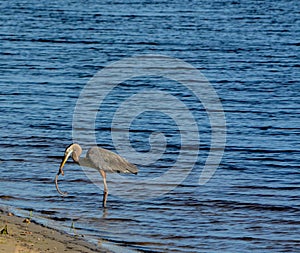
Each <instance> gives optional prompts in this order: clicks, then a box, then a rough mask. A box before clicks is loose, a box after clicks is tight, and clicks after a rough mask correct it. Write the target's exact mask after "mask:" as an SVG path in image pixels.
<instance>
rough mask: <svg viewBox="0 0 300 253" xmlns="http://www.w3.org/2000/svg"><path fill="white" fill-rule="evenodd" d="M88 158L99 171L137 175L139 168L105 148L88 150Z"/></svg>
mask: <svg viewBox="0 0 300 253" xmlns="http://www.w3.org/2000/svg"><path fill="white" fill-rule="evenodd" d="M86 158H87V159H88V160H89V162H90V163H91V164H92V165H93V167H95V168H97V169H101V170H104V171H105V172H118V173H133V174H137V172H138V168H137V167H136V166H135V165H134V164H131V163H130V162H128V161H127V160H126V159H124V158H123V157H121V156H119V155H117V154H116V153H114V152H111V151H109V150H107V149H104V148H99V147H92V148H90V149H89V150H88V152H87V154H86Z"/></svg>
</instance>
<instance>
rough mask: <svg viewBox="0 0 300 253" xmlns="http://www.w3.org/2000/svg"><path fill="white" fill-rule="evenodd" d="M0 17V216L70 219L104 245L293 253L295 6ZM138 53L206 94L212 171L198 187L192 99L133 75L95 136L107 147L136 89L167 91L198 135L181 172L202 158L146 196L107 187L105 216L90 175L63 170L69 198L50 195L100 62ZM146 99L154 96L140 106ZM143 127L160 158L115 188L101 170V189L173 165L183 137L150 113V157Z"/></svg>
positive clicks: (94, 6)
mask: <svg viewBox="0 0 300 253" xmlns="http://www.w3.org/2000/svg"><path fill="white" fill-rule="evenodd" d="M0 10H1V16H0V22H1V25H0V45H1V50H0V54H1V57H0V70H1V72H0V73H1V75H0V95H1V96H0V129H1V131H0V151H1V152H0V170H1V178H0V181H1V184H0V206H1V207H2V209H3V208H4V209H8V210H10V209H12V210H17V212H19V213H21V214H22V215H28V213H29V211H30V210H33V212H32V213H33V218H34V219H36V220H38V221H39V222H41V223H44V224H46V225H49V226H51V227H55V228H57V229H60V230H64V231H67V232H71V233H73V232H74V231H72V229H70V227H71V224H72V222H73V223H74V227H75V228H76V233H79V234H82V235H84V236H85V238H87V239H88V240H91V241H93V242H98V240H100V239H104V240H105V242H104V243H103V245H104V246H106V247H108V248H110V249H113V246H112V245H117V246H122V247H125V248H126V249H127V250H131V251H140V252H220V251H223V252H300V251H299V248H300V237H299V234H300V226H299V225H300V200H299V195H300V194H299V193H300V189H299V187H300V172H299V164H300V159H299V157H300V139H299V136H300V135H299V134H300V124H299V123H300V120H299V118H300V110H299V109H300V105H299V95H300V85H299V80H300V71H299V66H300V65H299V58H300V55H299V53H300V49H299V46H300V41H299V38H300V29H299V27H300V13H299V10H300V2H299V1H296V0H294V1H283V0H279V1H254V0H245V1H242V0H240V1H214V0H213V1H206V0H205V1H185V0H180V1H179V0H175V1H169V2H168V1H96V2H95V1H82V2H81V1H75V0H68V1H61V0H57V1H50V2H49V1H44V0H40V1H35V0H29V1H1V2H0ZM145 54H155V55H165V56H169V57H172V58H174V59H175V58H178V59H181V60H182V61H184V62H187V63H189V64H191V65H192V66H193V67H195V68H197V69H199V70H200V71H201V73H202V74H204V75H205V77H206V78H207V79H208V80H209V81H210V83H211V85H212V86H213V87H214V89H215V90H216V92H217V94H218V96H219V98H220V101H221V102H222V106H223V108H224V112H225V117H226V128H227V141H226V148H225V152H224V155H223V159H222V161H221V163H220V165H219V166H218V169H217V171H216V173H215V174H214V175H213V177H212V178H211V179H210V180H209V181H208V183H206V184H204V185H201V186H200V185H199V184H198V179H199V174H200V172H201V171H202V169H203V167H204V164H205V160H206V158H207V156H208V153H209V147H210V145H211V139H210V138H211V128H210V124H209V123H210V122H209V119H208V115H207V113H206V111H205V109H204V107H203V106H200V107H199V103H198V102H197V101H196V100H195V97H194V96H193V94H191V93H190V91H186V90H185V87H182V86H180V84H178V83H177V82H176V81H174V80H166V79H165V78H161V77H140V78H133V79H131V80H127V81H126V82H124V83H123V85H119V86H118V87H116V88H115V89H114V90H113V91H112V92H111V93H110V96H109V97H108V98H107V100H106V101H105V103H104V104H103V106H104V107H103V108H104V110H102V111H101V113H100V112H99V113H98V114H97V117H96V120H95V122H96V123H95V125H96V141H97V142H98V143H99V145H101V146H102V147H105V148H107V149H110V150H113V151H116V146H115V145H114V143H113V140H112V133H114V132H116V133H121V132H122V129H121V127H120V128H118V127H115V128H112V118H113V115H114V113H115V112H116V110H117V108H118V107H120V106H121V105H122V103H123V102H124V101H125V100H126V99H128V98H130V96H132V95H134V94H135V93H137V92H139V91H143V90H145V89H146V91H149V90H151V89H154V90H155V89H156V90H157V89H158V90H160V91H163V92H166V93H169V94H171V95H172V96H175V97H176V98H177V99H181V100H182V101H183V102H184V103H185V105H187V106H188V108H190V111H191V112H192V115H193V117H194V119H195V120H196V123H197V125H198V127H199V129H200V133H199V134H200V145H199V149H198V148H197V149H195V148H194V147H195V146H193V145H191V146H190V147H189V149H188V152H186V153H185V154H184V159H185V160H184V163H186V164H188V163H189V161H190V160H189V159H190V157H191V156H192V155H195V154H196V155H197V154H198V153H199V154H198V158H197V161H196V163H195V165H194V166H192V168H191V171H190V173H189V175H188V176H187V177H186V178H185V179H184V180H183V181H182V182H181V183H180V184H178V185H177V186H176V185H175V186H174V189H172V190H171V191H168V192H167V193H165V194H161V195H159V194H158V196H157V197H156V198H155V197H154V198H145V199H142V200H141V199H139V198H138V196H140V194H142V196H145V195H147V194H148V193H150V191H149V189H150V188H149V187H150V185H147V183H145V184H144V185H142V187H141V188H140V190H139V192H135V191H133V190H132V191H128V192H127V193H128V195H130V197H128V196H127V197H123V195H119V194H118V193H117V192H114V191H112V192H111V194H110V195H109V197H108V208H107V210H103V209H102V207H101V198H102V190H101V189H99V187H97V185H98V184H99V185H100V188H101V187H102V184H101V177H100V176H99V175H98V174H97V172H96V173H94V175H95V177H94V178H96V181H97V180H98V181H97V182H96V184H94V183H93V182H92V181H91V180H90V178H89V177H88V176H87V174H86V173H85V171H84V170H82V168H80V167H79V166H77V165H75V164H72V163H71V162H70V163H67V165H66V168H65V173H66V175H65V177H64V178H60V187H61V189H62V190H64V191H68V193H69V196H68V197H66V198H62V197H60V196H59V194H58V193H57V192H56V189H55V187H54V182H53V179H54V177H55V174H56V173H57V171H58V166H59V164H60V162H61V157H62V156H63V154H64V150H65V148H66V147H67V146H68V145H69V144H70V143H72V142H73V136H72V134H73V130H74V129H73V128H72V126H73V115H74V111H75V108H76V103H77V101H78V98H79V97H80V94H81V92H82V91H83V89H84V87H86V84H87V83H88V82H89V80H90V79H91V78H92V77H93V76H94V75H95V74H96V73H97V72H98V71H100V70H102V69H104V68H105V67H106V66H108V65H109V64H111V63H113V62H115V61H119V60H122V59H124V57H131V56H133V55H145ZM156 67H158V68H160V67H163V66H156ZM151 102H153V104H155V96H153V100H152V99H151V98H150V99H149V101H148V100H146V101H145V103H146V105H147V103H149V104H151ZM146 105H145V106H146ZM173 106H175V104H172V105H170V108H172V107H173ZM141 107H143V106H141ZM170 108H169V109H170ZM127 113H128V115H131V114H130V113H131V112H130V110H128V112H127ZM126 116H127V114H126V113H125V115H124V117H125V118H126ZM182 117H183V118H184V117H185V115H182ZM187 123H190V122H187ZM153 132H154V133H157V132H161V133H162V134H164V136H165V139H164V138H162V137H161V135H158V137H159V138H157V140H159V139H162V140H163V139H164V140H165V141H166V143H167V146H166V151H165V152H164V153H163V155H162V157H161V158H159V159H158V160H157V161H155V162H153V163H149V164H145V163H146V162H145V161H142V159H141V161H140V163H139V162H138V161H137V162H136V161H135V162H136V163H137V165H138V167H139V169H140V173H139V174H138V175H137V176H129V177H122V178H121V179H122V180H123V181H124V182H123V181H122V182H120V181H118V180H120V179H118V178H117V179H115V178H114V176H113V175H108V180H110V181H109V187H111V188H112V189H113V188H115V187H120V192H121V191H122V189H123V188H124V187H125V185H126V180H132V181H134V180H135V181H136V184H137V185H141V184H142V183H143V182H144V181H142V180H146V182H147V179H148V178H154V177H157V176H161V175H163V173H165V172H166V171H167V170H168V169H169V168H170V167H171V166H172V165H173V164H174V163H175V162H176V159H177V158H178V157H179V152H180V148H181V145H180V142H181V138H180V134H182V132H180V131H179V128H178V125H177V124H176V122H174V119H172V117H170V116H168V115H166V114H163V113H160V112H153V110H152V111H151V110H150V111H148V112H143V113H141V114H139V115H137V116H136V118H135V119H134V120H133V121H132V129H131V131H130V140H131V142H132V145H133V147H134V149H135V150H136V151H139V152H142V153H143V154H146V156H145V157H146V158H147V152H149V150H150V149H151V141H149V139H150V137H151V133H153ZM152 137H153V136H152ZM152 137H151V138H152ZM155 140H156V139H155ZM196 142H197V140H196ZM85 151H86V150H85ZM127 154H128V157H127V158H128V159H129V160H131V159H134V157H130V152H127ZM146 158H145V160H146ZM184 163H183V164H184ZM179 169H184V168H183V167H182V168H179ZM91 173H93V172H91ZM98 176H99V177H98ZM166 184H167V183H166ZM126 187H127V186H126ZM143 187H144V188H143ZM126 189H128V188H126ZM143 189H144V190H143ZM135 196H136V198H135ZM115 251H120V252H125V251H124V249H122V250H120V249H117V250H115Z"/></svg>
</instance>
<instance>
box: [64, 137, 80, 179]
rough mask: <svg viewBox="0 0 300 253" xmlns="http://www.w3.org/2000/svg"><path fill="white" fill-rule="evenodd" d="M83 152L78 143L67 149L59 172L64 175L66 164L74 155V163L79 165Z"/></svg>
mask: <svg viewBox="0 0 300 253" xmlns="http://www.w3.org/2000/svg"><path fill="white" fill-rule="evenodd" d="M81 152H82V149H81V147H80V146H79V145H78V144H76V143H73V144H71V145H69V146H68V147H67V148H66V150H65V155H64V157H63V160H62V162H61V164H60V166H59V172H60V173H61V174H62V175H63V174H64V171H63V167H64V166H65V163H66V161H67V160H68V159H69V157H70V156H71V155H72V159H73V160H74V162H76V163H79V157H80V155H81Z"/></svg>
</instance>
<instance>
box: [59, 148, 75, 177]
mask: <svg viewBox="0 0 300 253" xmlns="http://www.w3.org/2000/svg"><path fill="white" fill-rule="evenodd" d="M72 152H73V151H72V150H71V151H69V152H68V153H66V154H65V156H64V158H63V160H62V162H61V164H60V166H59V171H58V173H57V174H58V175H59V174H62V175H64V171H63V167H64V166H65V163H66V161H67V160H68V159H69V157H70V155H71V154H72Z"/></svg>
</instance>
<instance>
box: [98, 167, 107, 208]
mask: <svg viewBox="0 0 300 253" xmlns="http://www.w3.org/2000/svg"><path fill="white" fill-rule="evenodd" d="M100 174H101V176H102V178H103V185H104V191H103V201H102V205H103V207H106V200H107V195H108V188H107V183H106V173H105V171H103V170H100Z"/></svg>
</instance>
